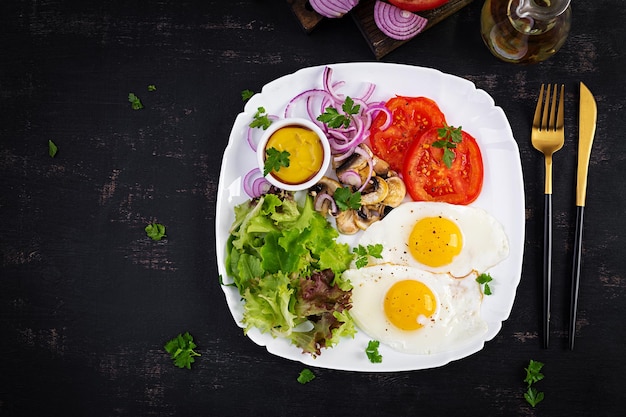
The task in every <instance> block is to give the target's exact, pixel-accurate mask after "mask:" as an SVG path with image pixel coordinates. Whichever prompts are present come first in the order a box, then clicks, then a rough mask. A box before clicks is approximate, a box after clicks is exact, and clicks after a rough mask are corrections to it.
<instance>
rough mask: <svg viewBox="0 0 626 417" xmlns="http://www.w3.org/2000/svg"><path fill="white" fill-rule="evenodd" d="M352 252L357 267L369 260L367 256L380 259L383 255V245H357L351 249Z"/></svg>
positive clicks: (361, 266) (362, 265) (364, 264)
mask: <svg viewBox="0 0 626 417" xmlns="http://www.w3.org/2000/svg"><path fill="white" fill-rule="evenodd" d="M352 252H354V253H355V254H356V261H355V263H356V267H357V269H360V268H363V267H364V266H366V265H367V263H368V262H369V260H368V256H371V257H373V258H377V259H381V258H382V257H383V255H382V253H383V245H382V244H381V243H376V244H375V245H367V246H363V245H359V246H357V247H356V248H353V249H352Z"/></svg>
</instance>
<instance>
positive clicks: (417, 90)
mask: <svg viewBox="0 0 626 417" xmlns="http://www.w3.org/2000/svg"><path fill="white" fill-rule="evenodd" d="M330 67H331V68H332V69H333V76H332V78H333V80H334V81H340V80H341V81H345V85H344V86H343V87H342V89H341V90H340V92H341V93H344V94H347V95H351V96H352V97H358V96H360V95H361V94H362V93H363V92H364V90H365V88H366V86H367V84H368V83H374V84H376V91H375V93H374V95H373V96H372V98H371V100H370V101H386V100H387V99H389V98H390V97H392V96H394V95H396V94H398V95H405V96H425V97H429V98H431V99H433V100H435V101H436V102H437V103H438V105H439V107H440V109H441V111H442V112H443V113H444V114H445V116H446V120H447V122H448V123H449V124H450V125H451V126H462V127H463V130H465V131H467V132H469V133H470V134H471V135H472V136H474V137H475V138H476V140H477V141H478V144H479V145H480V148H481V151H482V156H483V163H484V172H485V179H484V183H483V189H482V192H481V194H480V196H479V197H478V199H477V200H476V201H475V202H474V203H472V205H473V206H477V207H481V208H484V209H485V210H487V211H489V212H490V213H491V214H492V215H493V216H495V217H496V218H497V219H498V220H499V221H500V222H501V223H502V225H503V226H504V229H505V232H506V234H507V236H508V238H509V243H510V248H511V250H510V255H509V257H508V258H507V259H506V260H504V261H503V262H501V263H500V264H498V265H497V266H495V267H494V268H492V269H490V270H489V272H490V273H491V275H492V276H493V277H494V281H492V283H491V284H492V285H491V288H492V290H493V295H490V296H485V297H484V301H483V304H482V310H481V314H482V316H483V318H484V319H485V321H486V322H487V324H488V331H487V333H486V334H485V335H484V336H483V337H482V338H480V339H479V340H475V341H474V342H472V343H471V344H469V345H467V346H465V347H464V348H462V349H459V350H455V351H451V352H446V353H441V354H433V355H409V354H402V353H398V352H395V351H393V350H391V349H390V348H387V347H386V346H384V345H381V346H380V349H379V351H380V353H381V354H382V355H383V358H384V359H383V362H382V363H378V364H373V363H370V362H369V360H368V359H367V357H366V355H365V353H364V350H365V347H366V346H367V343H368V341H369V340H370V338H369V337H368V336H367V335H365V334H364V333H363V332H358V333H357V335H356V337H355V338H354V339H349V338H345V339H344V340H342V341H341V342H340V343H339V344H338V345H337V346H336V347H334V348H331V349H324V350H322V354H321V355H320V356H318V357H317V358H312V357H311V356H310V355H307V354H303V353H302V352H301V350H300V349H299V348H297V347H296V346H293V345H291V344H290V343H289V342H288V341H287V340H283V339H275V338H273V337H272V336H270V335H269V334H261V333H260V332H258V331H256V330H251V331H249V332H248V337H249V338H250V339H252V340H253V341H254V342H255V343H257V344H259V345H261V346H265V347H266V349H267V350H268V351H269V352H270V353H272V354H274V355H277V356H280V357H283V358H287V359H291V360H295V361H300V362H302V363H304V364H307V365H310V366H316V367H322V368H331V369H342V370H351V371H363V372H388V371H406V370H415V369H426V368H434V367H438V366H442V365H445V364H447V363H448V362H450V361H452V360H457V359H461V358H464V357H467V356H469V355H471V354H473V353H475V352H478V351H479V350H481V349H482V347H483V346H484V343H485V342H486V341H488V340H491V339H493V337H495V336H496V334H497V333H498V332H499V331H500V328H501V327H502V322H503V321H504V320H506V319H507V318H508V316H509V314H510V312H511V308H512V307H513V301H514V299H515V293H516V290H517V285H518V283H519V280H520V277H521V271H522V255H523V248H524V222H525V218H524V188H523V180H522V168H521V162H520V156H519V150H518V147H517V143H516V142H515V140H514V138H513V134H512V132H511V127H510V125H509V122H508V120H507V118H506V116H505V114H504V112H503V111H502V109H501V108H500V107H496V106H495V104H494V101H493V99H492V98H491V97H490V96H489V94H487V93H486V92H485V91H482V90H478V89H476V87H475V86H474V84H473V83H472V82H470V81H468V80H465V79H462V78H459V77H456V76H452V75H448V74H444V73H442V72H440V71H437V70H433V69H429V68H421V67H414V66H408V65H398V64H387V63H347V64H335V65H330ZM323 71H324V67H323V66H319V67H311V68H305V69H302V70H300V71H297V72H295V73H293V74H290V75H287V76H284V77H281V78H279V79H277V80H275V81H272V82H271V83H269V84H267V85H265V86H264V87H263V90H262V91H261V93H259V94H256V95H254V96H253V97H252V98H251V99H250V100H249V101H248V102H247V104H246V106H245V109H244V112H243V113H240V114H239V115H238V116H237V118H236V119H235V123H234V125H233V128H232V131H231V134H230V139H229V143H228V146H227V147H226V150H225V151H224V159H223V162H222V169H221V174H220V181H219V187H218V195H217V213H216V241H217V242H216V244H217V258H218V259H217V261H218V270H219V273H220V275H221V276H222V278H223V280H224V283H230V282H232V278H230V277H228V276H227V275H226V270H225V266H224V261H225V245H226V240H227V239H228V236H229V233H228V230H229V228H230V225H231V224H232V222H233V220H234V212H233V207H234V206H235V205H236V204H239V203H242V202H243V201H245V200H247V199H248V196H247V195H246V193H245V192H244V190H243V185H242V181H243V177H244V175H245V174H246V173H247V172H248V171H249V170H250V169H252V168H254V167H255V166H256V158H255V154H254V152H253V151H252V150H251V148H250V147H249V145H248V143H247V141H246V132H247V126H248V124H249V123H250V121H251V120H252V118H253V115H254V114H255V112H256V111H257V108H258V107H260V106H262V107H264V108H265V109H266V111H267V112H268V113H269V114H276V115H280V116H282V115H283V112H284V109H285V106H286V104H287V102H288V101H289V100H290V99H291V98H293V97H294V96H295V95H297V94H298V93H300V92H302V91H304V90H306V89H310V88H321V87H322V73H323ZM293 116H300V117H306V114H305V113H304V110H303V111H302V113H299V114H294V115H293ZM358 236H359V235H354V236H348V237H342V238H341V240H342V241H344V242H347V243H353V242H355V241H356V239H357V238H358ZM222 289H223V290H224V293H225V295H226V301H227V303H228V307H229V308H230V311H231V313H232V315H233V318H234V319H235V322H236V323H237V324H238V325H239V326H240V327H242V325H241V319H242V316H243V304H242V301H241V298H240V296H239V293H238V291H237V289H236V288H235V287H233V286H225V285H224V286H222Z"/></svg>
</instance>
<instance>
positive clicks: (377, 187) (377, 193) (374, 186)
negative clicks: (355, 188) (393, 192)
mask: <svg viewBox="0 0 626 417" xmlns="http://www.w3.org/2000/svg"><path fill="white" fill-rule="evenodd" d="M387 194H389V185H387V181H385V180H384V179H382V178H380V177H376V176H374V177H372V178H371V179H370V183H369V184H368V186H367V187H366V188H365V190H363V192H361V204H362V205H364V206H371V205H374V204H377V203H380V202H381V201H383V200H384V199H385V197H387Z"/></svg>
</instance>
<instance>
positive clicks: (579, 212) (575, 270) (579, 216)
mask: <svg viewBox="0 0 626 417" xmlns="http://www.w3.org/2000/svg"><path fill="white" fill-rule="evenodd" d="M584 214H585V207H584V206H576V235H575V236H574V262H573V265H572V298H571V301H570V312H569V348H570V350H574V338H575V337H576V312H577V310H578V286H579V283H580V264H581V259H582V250H583V215H584Z"/></svg>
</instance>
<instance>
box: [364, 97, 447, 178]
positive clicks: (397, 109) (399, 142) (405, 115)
mask: <svg viewBox="0 0 626 417" xmlns="http://www.w3.org/2000/svg"><path fill="white" fill-rule="evenodd" d="M385 106H386V107H387V108H388V109H389V110H390V111H391V115H392V117H393V120H392V121H391V126H389V127H388V128H387V129H385V130H381V127H382V126H384V124H385V122H386V121H387V116H386V115H385V114H384V113H379V114H378V115H377V116H376V117H375V118H374V120H373V121H372V127H371V128H370V144H371V145H372V151H373V152H374V154H375V155H376V156H378V157H379V158H381V159H383V160H385V161H387V162H388V163H389V165H390V166H391V168H392V169H393V170H395V171H398V172H400V170H401V169H402V162H403V161H404V155H405V153H406V151H407V149H408V148H409V146H410V145H411V143H412V142H413V141H414V140H416V139H417V138H419V137H420V136H421V135H422V133H423V132H424V131H425V130H427V129H430V128H431V127H440V126H443V125H444V124H445V122H446V118H445V116H444V114H443V113H442V112H441V110H439V106H437V103H435V102H434V101H433V100H431V99H429V98H426V97H404V96H396V97H393V98H391V99H389V101H387V103H386V104H385Z"/></svg>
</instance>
